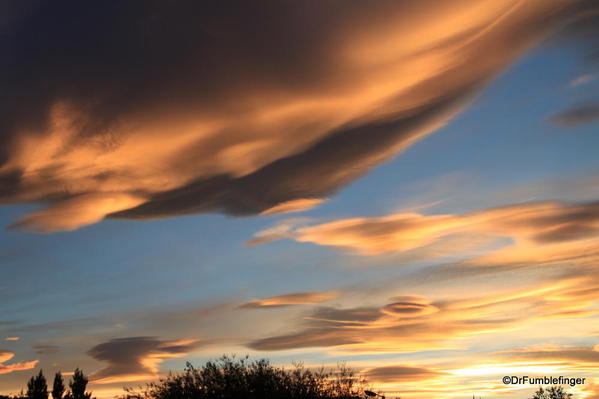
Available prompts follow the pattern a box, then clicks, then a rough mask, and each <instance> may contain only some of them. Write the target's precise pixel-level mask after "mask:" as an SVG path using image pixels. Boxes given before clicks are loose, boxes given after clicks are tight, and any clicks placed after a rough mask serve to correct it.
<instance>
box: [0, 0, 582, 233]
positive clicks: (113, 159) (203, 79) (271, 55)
mask: <svg viewBox="0 0 599 399" xmlns="http://www.w3.org/2000/svg"><path fill="white" fill-rule="evenodd" d="M587 4H590V3H587V2H585V1H582V0H581V1H577V0H548V1H547V0H546V1H530V2H518V3H514V2H512V1H508V0H499V1H498V0H492V1H491V0H488V1H476V0H460V1H456V2H451V3H444V4H442V5H439V2H437V1H433V0H426V1H423V0H418V1H416V0H410V1H402V2H397V1H391V0H389V1H380V2H376V3H371V2H346V1H336V0H330V1H325V2H319V3H318V6H315V5H313V4H309V3H305V2H297V1H266V2H263V3H260V4H249V3H247V2H245V1H235V2H234V4H227V5H223V4H220V3H214V4H205V3H198V2H195V1H182V2H177V3H163V2H156V1H144V2H141V1H140V2H133V3H126V4H123V3H111V2H97V3H94V4H93V5H89V4H85V5H84V4H82V3H81V2H78V1H67V2H61V3H60V4H54V3H52V4H50V3H47V2H36V3H34V4H33V5H27V6H25V5H16V6H13V7H7V9H6V10H4V11H5V12H3V23H2V26H1V28H0V29H2V37H3V38H4V39H3V40H2V42H0V46H1V47H0V49H1V50H2V53H3V54H4V55H5V57H6V59H8V60H10V62H7V63H4V64H2V67H1V70H0V72H1V73H0V84H1V85H2V87H3V93H5V95H4V96H3V99H2V100H0V121H1V122H0V132H2V133H1V136H0V144H2V145H0V149H1V150H0V187H2V188H1V189H0V203H2V204H18V203H31V202H33V203H43V204H48V205H49V207H48V208H47V209H45V210H41V211H37V212H34V213H32V214H30V215H29V216H26V217H25V218H24V219H22V220H21V221H18V222H16V224H15V226H17V227H21V228H26V229H30V230H33V231H41V232H51V231H57V230H70V229H75V228H78V227H81V226H83V225H86V224H90V223H95V222H97V221H99V220H101V219H102V218H106V217H110V218H127V219H148V218H158V217H169V216H176V215H184V214H192V213H200V212H224V213H227V214H230V215H254V214H260V213H263V214H268V213H275V212H282V211H284V212H287V211H297V210H302V209H307V208H308V207H310V206H314V205H317V204H318V202H319V201H321V200H322V199H324V198H326V197H328V196H330V195H331V194H333V193H334V192H335V191H337V190H339V189H340V188H341V187H343V186H345V185H347V184H348V183H350V182H351V181H353V180H354V179H356V178H358V177H360V176H362V175H363V174H365V173H366V172H368V171H369V170H370V169H372V168H373V167H375V166H377V165H378V164H380V163H381V162H383V161H385V160H387V159H389V158H390V157H392V156H394V155H396V154H398V153H399V152H401V151H402V150H404V149H405V148H407V147H409V146H410V145H412V144H413V143H414V142H416V141H418V140H419V139H421V138H422V137H425V136H426V135H428V134H430V133H432V132H434V131H435V130H436V129H438V128H439V127H441V126H443V125H444V124H445V123H446V122H447V121H448V120H449V119H450V118H451V117H452V116H453V115H455V114H456V113H457V112H459V111H460V110H461V109H462V108H463V107H464V106H465V105H466V104H467V102H468V101H469V100H470V98H471V97H472V95H473V94H475V93H476V92H478V91H479V90H480V89H481V88H482V87H483V86H484V85H485V83H487V82H488V81H489V80H490V79H492V78H493V77H494V76H495V75H496V74H497V73H499V72H500V71H501V70H503V69H504V68H505V67H506V66H508V65H509V64H510V63H511V62H512V61H513V60H514V59H515V58H517V57H518V56H519V55H520V54H522V52H524V51H525V50H526V49H528V48H529V47H530V46H531V45H532V44H534V43H536V42H537V41H539V40H540V39H541V38H542V37H544V36H545V35H546V34H547V33H548V32H549V31H551V30H552V29H553V28H555V27H557V26H561V25H562V24H563V22H565V21H569V20H571V18H572V17H573V16H574V15H576V14H578V13H580V12H581V10H584V9H585V7H587ZM15 43H18V45H15ZM490 49H492V50H490Z"/></svg>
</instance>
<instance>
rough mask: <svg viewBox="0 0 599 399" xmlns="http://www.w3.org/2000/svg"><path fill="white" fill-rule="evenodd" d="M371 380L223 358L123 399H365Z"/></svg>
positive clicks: (346, 372)
mask: <svg viewBox="0 0 599 399" xmlns="http://www.w3.org/2000/svg"><path fill="white" fill-rule="evenodd" d="M365 387H366V380H365V379H364V378H362V377H359V376H357V375H355V373H354V372H353V371H352V370H351V369H350V368H348V367H346V366H344V365H339V366H338V367H337V369H335V370H331V371H328V372H325V370H324V369H322V368H321V369H319V370H316V371H313V370H310V369H308V368H305V367H304V366H303V365H302V364H301V363H298V364H294V368H292V369H285V368H282V367H275V366H272V365H271V364H270V363H269V361H268V360H266V359H261V360H257V361H249V360H248V357H245V358H243V359H239V360H236V359H235V357H234V356H233V357H229V356H223V357H221V358H220V359H218V360H216V361H209V362H207V363H206V364H205V365H204V366H203V367H201V368H195V367H194V366H192V365H191V364H190V363H187V366H186V367H185V369H184V371H183V372H182V373H176V374H173V373H171V374H169V375H168V376H167V377H166V378H163V379H160V380H159V381H158V382H154V383H150V384H147V385H146V387H145V388H140V389H139V390H134V389H131V388H128V389H126V392H127V393H126V394H125V395H124V396H123V397H122V399H239V398H244V399H333V398H336V399H353V398H364V397H365V395H364V391H365Z"/></svg>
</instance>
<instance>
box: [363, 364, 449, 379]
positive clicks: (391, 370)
mask: <svg viewBox="0 0 599 399" xmlns="http://www.w3.org/2000/svg"><path fill="white" fill-rule="evenodd" d="M362 373H364V375H365V376H366V377H367V378H368V380H369V381H371V382H383V383H392V382H395V383H405V382H417V381H423V380H430V379H432V378H438V377H440V376H444V375H447V373H445V372H440V371H435V370H431V369H428V368H426V367H414V366H385V367H375V368H371V369H368V370H363V371H362Z"/></svg>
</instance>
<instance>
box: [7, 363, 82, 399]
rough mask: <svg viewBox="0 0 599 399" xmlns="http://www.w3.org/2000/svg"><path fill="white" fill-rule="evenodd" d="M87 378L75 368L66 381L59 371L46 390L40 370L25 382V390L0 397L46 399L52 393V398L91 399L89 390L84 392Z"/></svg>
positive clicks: (8, 398) (44, 378)
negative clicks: (17, 393) (67, 381)
mask: <svg viewBox="0 0 599 399" xmlns="http://www.w3.org/2000/svg"><path fill="white" fill-rule="evenodd" d="M88 381H89V379H88V378H87V377H86V376H85V375H84V374H83V372H82V371H81V370H79V369H76V370H75V372H74V373H73V375H72V376H71V380H70V382H69V383H68V388H67V386H66V382H65V380H64V378H63V376H62V374H61V373H60V371H59V372H58V373H56V374H55V375H54V382H53V383H52V387H51V388H50V390H48V383H47V382H46V377H44V373H43V372H42V370H40V372H39V373H38V374H37V375H34V376H33V377H31V379H29V382H27V391H25V392H23V391H21V393H20V394H19V395H17V396H13V397H9V396H3V395H0V399H48V397H49V395H50V394H51V395H52V399H91V397H92V394H91V392H86V389H87V383H88Z"/></svg>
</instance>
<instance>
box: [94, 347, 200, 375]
mask: <svg viewBox="0 0 599 399" xmlns="http://www.w3.org/2000/svg"><path fill="white" fill-rule="evenodd" d="M199 345H200V343H199V342H198V341H197V340H181V341H164V340H160V339H157V338H154V337H128V338H115V339H111V340H110V341H107V342H104V343H101V344H98V345H96V346H94V347H93V348H91V349H90V350H89V351H88V354H89V355H90V356H91V357H93V358H94V359H96V360H99V361H102V362H106V363H108V366H106V367H105V368H103V369H101V370H100V371H98V372H96V373H94V374H92V375H91V378H92V380H93V382H94V383H96V384H108V383H116V382H127V381H140V380H147V379H151V378H155V377H156V375H157V373H158V364H160V363H161V362H163V361H165V360H166V359H171V358H177V357H181V356H185V355H186V354H188V353H189V352H190V351H192V350H194V349H195V348H197V347H198V346H199Z"/></svg>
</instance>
